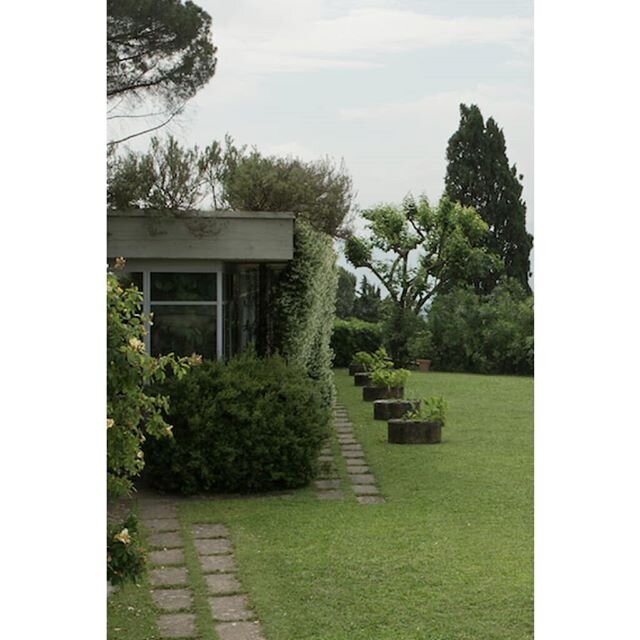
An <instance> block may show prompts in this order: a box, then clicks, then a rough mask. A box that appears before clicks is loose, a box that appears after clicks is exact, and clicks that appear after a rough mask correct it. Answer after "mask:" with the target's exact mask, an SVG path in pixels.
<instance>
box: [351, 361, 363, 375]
mask: <svg viewBox="0 0 640 640" xmlns="http://www.w3.org/2000/svg"><path fill="white" fill-rule="evenodd" d="M365 371H366V369H365V368H364V365H363V364H358V363H355V364H350V365H349V375H350V376H353V375H355V374H356V373H364V372H365Z"/></svg>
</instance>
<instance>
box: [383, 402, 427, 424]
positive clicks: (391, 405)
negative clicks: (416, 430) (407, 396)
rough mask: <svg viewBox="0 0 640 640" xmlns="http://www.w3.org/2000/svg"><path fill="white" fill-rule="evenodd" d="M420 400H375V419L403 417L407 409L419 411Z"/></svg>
mask: <svg viewBox="0 0 640 640" xmlns="http://www.w3.org/2000/svg"><path fill="white" fill-rule="evenodd" d="M419 408H420V400H395V399H392V400H375V401H374V403H373V419H374V420H391V419H393V418H402V416H403V415H404V414H405V413H406V412H407V411H417V410H418V409H419Z"/></svg>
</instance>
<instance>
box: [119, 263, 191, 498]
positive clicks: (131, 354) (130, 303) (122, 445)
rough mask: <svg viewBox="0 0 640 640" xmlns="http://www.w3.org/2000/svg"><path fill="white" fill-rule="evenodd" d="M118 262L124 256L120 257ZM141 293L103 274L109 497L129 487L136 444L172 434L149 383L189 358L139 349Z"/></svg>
mask: <svg viewBox="0 0 640 640" xmlns="http://www.w3.org/2000/svg"><path fill="white" fill-rule="evenodd" d="M120 264H123V261H122V260H121V259H120ZM141 306H142V294H141V293H140V292H139V291H138V290H137V289H136V288H135V287H130V288H125V287H123V286H121V285H120V283H119V282H118V279H117V278H116V277H115V275H113V274H112V273H108V274H107V490H108V492H109V496H110V497H111V498H114V497H118V496H122V495H125V494H127V493H129V492H130V490H131V486H132V479H133V478H134V477H135V476H137V475H138V474H139V473H140V471H141V470H142V468H143V467H144V458H143V454H142V450H141V444H142V443H143V442H144V440H145V437H146V436H147V435H151V436H154V437H156V438H159V437H162V436H170V435H171V427H170V426H169V424H168V423H167V422H165V420H164V417H163V415H164V414H165V413H166V411H167V410H168V398H167V397H166V396H164V395H162V394H156V393H152V392H151V391H150V389H149V385H150V384H151V383H153V382H162V381H163V380H164V379H165V377H166V371H167V370H168V371H170V372H172V373H173V374H174V375H176V376H178V377H179V376H181V375H183V374H184V372H185V371H186V370H187V369H188V367H189V359H187V358H175V357H174V356H173V355H168V356H162V357H160V358H152V357H151V356H150V355H148V354H147V353H146V352H145V350H144V342H143V338H144V333H145V329H144V320H143V318H142V315H141V313H140V310H141Z"/></svg>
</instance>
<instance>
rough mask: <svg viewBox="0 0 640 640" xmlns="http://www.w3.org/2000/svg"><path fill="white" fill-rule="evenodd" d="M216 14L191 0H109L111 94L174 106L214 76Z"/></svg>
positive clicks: (108, 75) (108, 74)
mask: <svg viewBox="0 0 640 640" xmlns="http://www.w3.org/2000/svg"><path fill="white" fill-rule="evenodd" d="M215 53H216V47H214V46H213V43H212V41H211V16H209V14H208V13H207V12H206V11H204V10H203V9H201V8H200V7H199V6H197V5H196V4H194V3H193V2H191V1H190V0H187V2H185V3H183V2H181V0H108V1H107V98H109V99H113V98H117V97H120V96H128V97H135V98H141V97H144V96H146V95H151V96H154V97H158V98H161V99H162V100H163V101H164V102H165V103H166V104H169V105H171V106H175V105H176V103H180V102H184V101H186V100H188V99H189V98H192V97H193V96H194V95H195V94H196V92H197V91H198V89H200V88H201V87H203V86H204V85H205V84H206V83H207V82H208V81H209V80H210V79H211V77H212V76H213V74H214V72H215V67H216V57H215Z"/></svg>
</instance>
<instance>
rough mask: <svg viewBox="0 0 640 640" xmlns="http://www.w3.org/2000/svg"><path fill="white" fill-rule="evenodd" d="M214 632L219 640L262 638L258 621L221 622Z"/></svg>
mask: <svg viewBox="0 0 640 640" xmlns="http://www.w3.org/2000/svg"><path fill="white" fill-rule="evenodd" d="M216 632H217V633H218V635H219V636H220V640H264V636H263V635H262V630H261V629H260V625H259V624H258V622H222V623H220V624H217V625H216Z"/></svg>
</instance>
